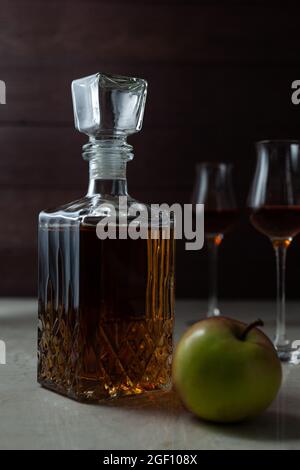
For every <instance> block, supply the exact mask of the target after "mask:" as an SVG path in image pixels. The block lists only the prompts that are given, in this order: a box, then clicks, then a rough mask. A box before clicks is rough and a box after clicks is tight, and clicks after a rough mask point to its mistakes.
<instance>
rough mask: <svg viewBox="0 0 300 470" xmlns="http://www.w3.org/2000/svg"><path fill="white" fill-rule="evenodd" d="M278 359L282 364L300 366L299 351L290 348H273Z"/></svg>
mask: <svg viewBox="0 0 300 470" xmlns="http://www.w3.org/2000/svg"><path fill="white" fill-rule="evenodd" d="M275 348H276V350H277V354H278V357H279V359H280V360H281V361H282V362H288V363H289V364H295V365H297V364H300V349H298V348H297V349H293V348H291V347H285V348H282V347H279V346H275Z"/></svg>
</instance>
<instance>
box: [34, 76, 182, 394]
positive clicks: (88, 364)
mask: <svg viewBox="0 0 300 470" xmlns="http://www.w3.org/2000/svg"><path fill="white" fill-rule="evenodd" d="M146 91H147V83H146V82H145V81H144V80H141V79H135V78H128V77H120V76H112V75H105V74H96V75H92V76H90V77H86V78H83V79H79V80H75V81H74V82H73V84H72V94H73V105H74V115H75V125H76V128H77V129H78V130H80V131H81V132H84V133H86V134H87V135H88V136H89V143H88V144H86V145H84V147H83V157H84V159H86V160H88V161H89V165H90V182H89V188H88V193H87V195H86V196H85V197H83V198H82V199H80V200H78V201H75V202H71V203H69V204H66V205H64V206H61V207H59V208H56V209H53V210H47V211H43V212H41V214H40V216H39V328H38V381H39V382H40V384H41V385H43V386H44V387H47V388H50V389H52V390H54V391H57V392H60V393H62V394H65V395H67V396H69V397H72V398H75V399H77V400H83V401H86V400H92V401H98V400H103V399H106V398H114V397H117V396H122V395H129V394H136V393H141V392H144V391H148V390H159V389H164V388H168V387H169V385H170V381H171V356H172V334H173V318H174V237H173V227H172V225H171V226H169V227H165V226H164V224H163V223H162V222H161V218H160V217H159V216H158V219H157V220H159V223H158V224H157V225H156V226H155V227H154V228H152V236H151V237H150V236H149V237H148V238H147V239H141V238H138V239H135V240H134V239H131V238H127V239H122V238H118V236H117V238H116V239H108V238H107V239H105V240H103V239H99V238H98V236H97V233H96V228H97V224H98V222H100V221H101V220H104V218H105V217H106V218H107V217H110V215H112V213H113V212H114V211H113V210H112V209H115V212H116V214H117V216H124V215H126V216H127V218H128V224H129V223H130V221H131V218H132V216H130V215H129V213H130V208H131V207H132V206H133V205H135V207H136V205H137V204H139V205H140V207H141V208H146V209H147V211H148V212H149V213H150V208H149V207H148V206H146V205H144V204H141V203H137V202H136V201H135V200H134V199H132V198H131V197H130V196H129V195H128V193H127V181H126V164H127V161H129V160H131V159H132V158H133V154H132V147H131V146H130V145H128V144H127V142H126V137H127V135H130V134H132V133H134V132H137V131H139V130H140V129H141V126H142V119H143V112H144V105H145V99H146ZM120 196H123V197H127V201H128V204H127V206H126V209H124V208H123V209H121V212H122V211H123V212H124V211H125V212H126V214H121V213H120V208H119V197H120ZM157 215H158V214H157ZM117 220H119V219H117ZM171 224H172V221H171ZM116 228H117V230H118V229H120V228H122V229H124V227H123V226H122V227H121V225H120V224H118V223H117V224H116ZM148 230H149V231H150V228H149V229H148ZM117 233H118V232H117ZM166 233H169V234H170V236H169V238H168V235H166ZM153 234H154V236H153Z"/></svg>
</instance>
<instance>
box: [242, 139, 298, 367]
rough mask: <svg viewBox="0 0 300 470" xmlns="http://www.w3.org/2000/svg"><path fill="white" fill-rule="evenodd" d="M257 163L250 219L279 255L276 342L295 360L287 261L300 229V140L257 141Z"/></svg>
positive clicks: (281, 354) (282, 353)
mask: <svg viewBox="0 0 300 470" xmlns="http://www.w3.org/2000/svg"><path fill="white" fill-rule="evenodd" d="M256 150H257V164H256V170H255V174H254V179H253V182H252V187H251V189H250V193H249V199H248V205H249V207H250V209H251V215H250V220H251V223H252V224H253V225H254V227H255V228H256V229H257V230H259V231H260V232H261V233H263V234H264V235H266V236H267V237H269V239H270V240H271V243H272V245H273V247H274V250H275V254H276V265H277V320H276V335H275V339H274V345H275V347H276V349H277V352H278V356H279V357H280V359H281V360H284V361H289V362H295V361H296V356H297V355H298V351H295V350H294V351H293V350H292V348H291V343H290V341H289V339H288V338H287V335H286V320H285V264H286V252H287V248H288V247H289V245H290V244H291V242H292V240H293V238H294V236H295V235H297V233H299V232H300V142H299V141H297V140H274V141H272V140H265V141H261V142H257V143H256Z"/></svg>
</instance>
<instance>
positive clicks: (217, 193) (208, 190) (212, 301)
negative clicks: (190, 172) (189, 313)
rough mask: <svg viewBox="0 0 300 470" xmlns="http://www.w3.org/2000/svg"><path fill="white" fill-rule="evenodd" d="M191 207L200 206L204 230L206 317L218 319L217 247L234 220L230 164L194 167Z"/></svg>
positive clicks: (236, 211)
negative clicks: (206, 251) (206, 262)
mask: <svg viewBox="0 0 300 470" xmlns="http://www.w3.org/2000/svg"><path fill="white" fill-rule="evenodd" d="M192 203H193V204H204V230H205V239H206V243H207V246H208V251H209V258H210V259H209V272H210V273H209V299H208V312H207V316H208V317H214V316H217V315H220V310H219V307H218V296H217V264H218V247H219V246H220V244H221V242H222V240H223V237H224V234H225V233H227V232H228V230H230V228H231V227H232V226H233V225H234V223H235V222H236V220H237V217H238V209H237V205H236V200H235V196H234V191H233V186H232V165H231V164H230V163H220V162H204V163H199V164H198V165H197V171H196V181H195V185H194V191H193V198H192Z"/></svg>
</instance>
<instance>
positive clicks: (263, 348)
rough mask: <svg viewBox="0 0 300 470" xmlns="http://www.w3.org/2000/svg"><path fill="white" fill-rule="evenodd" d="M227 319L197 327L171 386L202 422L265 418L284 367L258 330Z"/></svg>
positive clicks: (182, 345)
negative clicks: (263, 413)
mask: <svg viewBox="0 0 300 470" xmlns="http://www.w3.org/2000/svg"><path fill="white" fill-rule="evenodd" d="M262 325H263V323H262V321H261V320H258V321H257V322H254V323H252V324H251V325H248V326H247V325H246V324H244V323H242V322H240V321H237V320H233V319H230V318H226V317H222V316H220V317H213V318H208V319H205V320H202V321H199V322H198V323H196V324H194V325H193V326H192V327H191V328H189V329H188V330H187V331H186V333H185V334H184V335H183V337H182V338H181V339H180V341H179V343H178V345H177V348H176V350H175V355H174V360H173V381H174V384H175V388H176V390H177V391H178V394H179V395H180V397H181V399H182V401H183V403H184V405H185V406H186V407H187V408H188V409H189V410H190V411H192V412H193V413H195V414H196V415H197V416H199V417H200V418H203V419H205V420H209V421H216V422H235V421H242V420H244V419H247V418H250V417H252V416H255V415H257V414H259V413H261V412H262V411H263V410H264V409H265V408H267V407H268V406H269V405H270V404H271V402H272V401H273V399H274V398H275V396H276V394H277V392H278V390H279V388H280V384H281V378H282V371H281V363H280V361H279V359H278V357H277V353H276V350H275V348H274V346H273V344H272V342H271V341H270V340H269V339H268V337H267V336H266V335H265V334H264V333H263V332H262V331H260V330H259V329H257V328H256V326H262Z"/></svg>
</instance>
